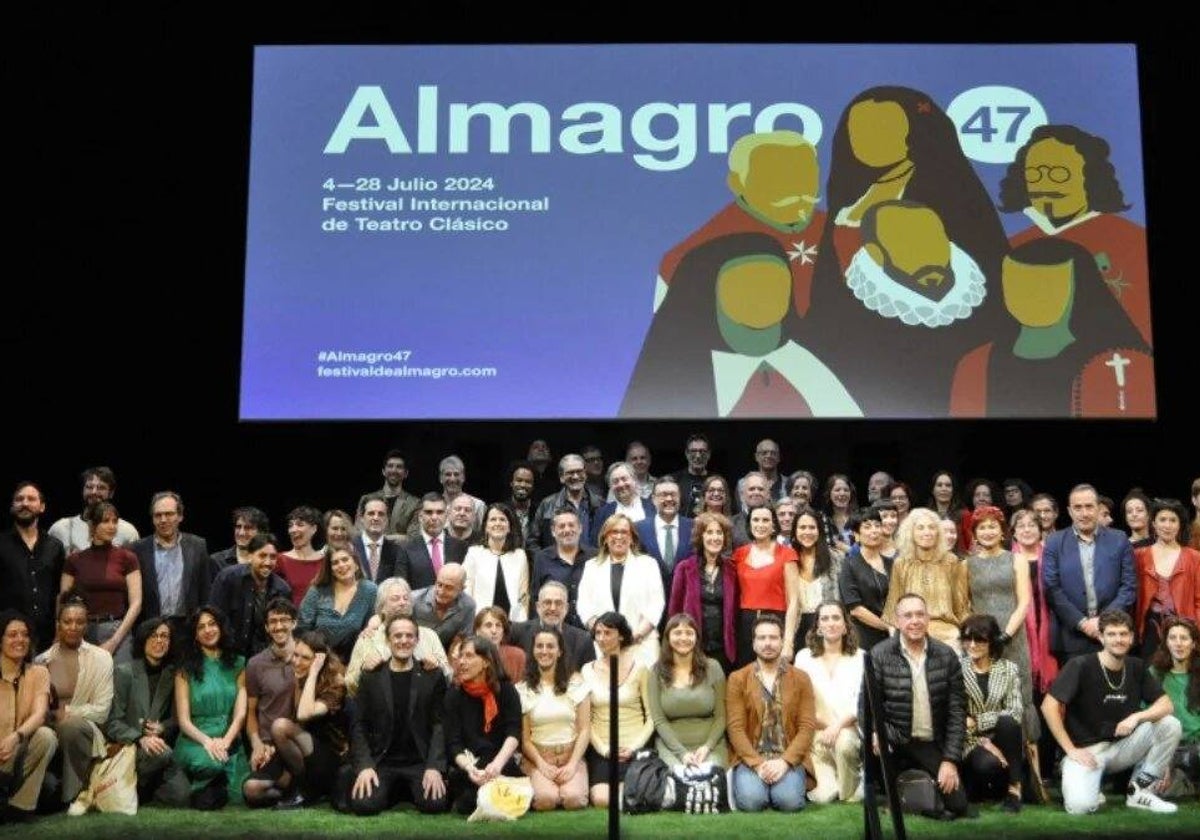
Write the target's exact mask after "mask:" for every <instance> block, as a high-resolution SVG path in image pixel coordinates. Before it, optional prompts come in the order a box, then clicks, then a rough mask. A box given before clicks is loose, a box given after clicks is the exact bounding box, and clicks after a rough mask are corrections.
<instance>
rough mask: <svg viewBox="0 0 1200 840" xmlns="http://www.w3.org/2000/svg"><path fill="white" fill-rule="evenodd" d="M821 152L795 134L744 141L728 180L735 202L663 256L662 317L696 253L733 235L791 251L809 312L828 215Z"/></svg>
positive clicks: (799, 299) (798, 294)
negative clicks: (821, 204) (821, 197)
mask: <svg viewBox="0 0 1200 840" xmlns="http://www.w3.org/2000/svg"><path fill="white" fill-rule="evenodd" d="M820 178H821V172H820V165H819V164H818V162H817V150H816V149H815V148H814V147H813V145H812V144H811V143H810V142H809V141H808V140H807V139H806V138H805V137H804V136H803V135H802V134H799V133H798V132H795V131H763V132H756V133H753V134H746V135H743V136H742V137H739V138H738V139H737V141H736V142H734V144H733V147H732V148H731V149H730V150H729V174H728V176H727V177H726V179H725V182H726V185H727V186H728V187H729V191H730V192H731V193H732V194H733V197H734V200H733V201H732V202H731V203H730V204H728V205H726V206H725V207H724V208H723V209H722V210H721V211H720V212H719V213H717V215H715V216H713V217H712V218H711V219H709V220H708V221H707V222H705V223H704V224H703V225H702V226H701V227H700V229H699V230H697V231H696V232H695V233H693V234H691V235H690V236H689V237H688V238H687V239H685V240H684V241H683V242H681V243H679V244H678V245H676V246H675V247H674V248H672V249H671V250H670V251H668V252H667V254H666V255H665V256H664V257H663V259H662V263H661V264H660V266H659V269H658V280H657V283H656V285H655V290H654V309H655V311H656V312H657V311H658V309H659V307H660V306H661V305H662V302H663V299H664V298H665V297H666V296H667V291H668V289H669V288H673V286H672V283H673V281H674V280H675V278H676V273H677V271H678V269H679V265H680V263H681V262H682V261H683V259H684V258H685V257H686V256H687V255H688V254H689V253H691V252H692V251H694V250H695V249H697V248H699V247H700V246H702V245H704V244H705V243H707V242H710V241H712V240H713V239H716V238H719V237H721V236H725V235H727V234H731V233H761V234H765V235H769V236H772V237H774V238H775V239H776V240H778V242H779V245H780V247H782V248H783V249H785V250H786V251H787V255H788V263H789V270H790V274H791V278H792V280H791V283H792V286H793V291H792V302H793V305H794V306H795V309H796V312H797V313H798V314H799V315H800V316H801V317H803V316H804V315H805V314H806V313H807V311H808V300H809V290H810V288H811V286H812V273H813V266H814V258H815V257H816V255H817V242H818V241H819V240H820V238H821V234H822V232H823V231H824V229H825V213H824V212H823V211H821V210H818V209H816V204H817V201H818V193H819V192H820Z"/></svg>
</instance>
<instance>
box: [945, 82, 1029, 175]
mask: <svg viewBox="0 0 1200 840" xmlns="http://www.w3.org/2000/svg"><path fill="white" fill-rule="evenodd" d="M946 115H947V116H948V117H950V119H951V121H953V123H954V127H955V129H956V130H957V131H958V142H959V144H960V145H961V146H962V150H963V153H964V154H965V155H966V156H967V157H969V158H970V159H971V160H977V161H979V162H980V163H1012V161H1013V158H1015V157H1016V154H1017V149H1019V148H1021V146H1023V145H1024V144H1025V141H1027V140H1028V139H1029V135H1030V134H1032V133H1033V130H1034V129H1035V128H1037V127H1038V126H1040V125H1045V124H1046V123H1047V122H1049V119H1047V117H1046V109H1045V108H1044V107H1042V103H1041V102H1039V101H1038V99H1037V97H1035V96H1034V95H1033V94H1031V93H1029V92H1028V91H1025V90H1021V89H1020V88H1015V87H1008V86H1006V85H983V86H981V87H975V88H971V89H970V90H964V91H963V92H962V93H960V94H959V95H958V96H956V97H954V101H953V102H951V103H950V107H949V108H947V109H946Z"/></svg>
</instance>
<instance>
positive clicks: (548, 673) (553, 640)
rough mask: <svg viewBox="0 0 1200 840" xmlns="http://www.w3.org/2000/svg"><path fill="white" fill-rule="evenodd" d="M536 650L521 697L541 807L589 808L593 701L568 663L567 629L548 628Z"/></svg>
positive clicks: (537, 638) (528, 770) (524, 748)
mask: <svg viewBox="0 0 1200 840" xmlns="http://www.w3.org/2000/svg"><path fill="white" fill-rule="evenodd" d="M530 650H531V651H532V652H533V655H532V656H531V657H530V658H529V662H528V663H526V666H525V679H524V680H522V681H521V683H520V684H519V685H518V686H517V694H518V695H520V697H521V711H522V715H521V753H522V754H523V755H524V757H525V760H524V761H523V762H522V764H521V767H522V769H523V770H524V771H525V774H526V775H527V776H529V780H530V782H531V783H532V785H533V804H532V807H533V809H534V810H535V811H553V810H554V809H555V808H557V807H558V806H559V805H561V806H562V807H563V809H564V810H567V811H574V810H577V809H579V808H583V807H585V806H586V805H587V801H588V774H587V766H586V765H585V764H584V761H583V756H584V753H585V752H586V751H587V747H588V743H589V741H590V739H591V733H592V703H591V701H590V700H589V699H588V692H587V687H586V686H585V685H584V683H583V679H582V678H581V677H580V676H579V675H578V674H572V673H571V672H570V670H569V669H568V667H567V651H566V643H565V642H564V641H563V637H562V633H560V632H559V631H558V630H557V629H556V628H553V627H543V628H541V629H540V630H538V631H537V632H535V633H534V634H533V640H532V642H531V644H530Z"/></svg>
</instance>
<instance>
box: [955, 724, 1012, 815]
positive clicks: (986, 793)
mask: <svg viewBox="0 0 1200 840" xmlns="http://www.w3.org/2000/svg"><path fill="white" fill-rule="evenodd" d="M988 737H989V738H990V739H991V741H992V743H993V744H995V745H996V747H997V748H999V750H1000V752H1001V754H1003V756H1004V759H1005V760H1006V761H1007V762H1008V767H1007V768H1006V767H1004V765H1002V764H1001V763H1000V760H999V759H998V758H996V756H994V755H992V754H991V753H990V752H988V750H987V749H985V748H984V747H982V746H977V747H975V749H973V750H971V751H970V752H969V753H967V757H966V758H964V759H963V768H962V769H963V782H964V784H966V786H967V795H968V796H969V797H970V798H971V799H999V798H1002V797H1003V796H1004V794H1005V793H1007V792H1008V788H1009V787H1010V786H1011V785H1016V784H1020V783H1021V780H1022V779H1023V778H1024V756H1025V749H1024V746H1025V745H1024V744H1023V743H1022V741H1024V736H1023V735H1022V734H1021V724H1019V723H1017V722H1016V721H1015V720H1013V719H1012V718H1011V717H1009V716H1008V715H1001V716H1000V717H999V718H998V719H997V720H996V728H995V729H994V730H993V731H991V732H989V733H988Z"/></svg>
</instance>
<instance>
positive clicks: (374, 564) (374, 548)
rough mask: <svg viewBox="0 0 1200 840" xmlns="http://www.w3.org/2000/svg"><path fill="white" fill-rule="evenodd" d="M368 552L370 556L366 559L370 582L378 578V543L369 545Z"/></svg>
mask: <svg viewBox="0 0 1200 840" xmlns="http://www.w3.org/2000/svg"><path fill="white" fill-rule="evenodd" d="M369 550H370V556H369V557H368V558H367V563H368V564H369V565H370V567H371V580H375V578H377V577H378V576H379V543H377V542H373V543H371V545H370V546H369Z"/></svg>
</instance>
